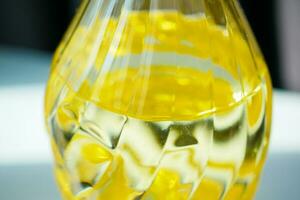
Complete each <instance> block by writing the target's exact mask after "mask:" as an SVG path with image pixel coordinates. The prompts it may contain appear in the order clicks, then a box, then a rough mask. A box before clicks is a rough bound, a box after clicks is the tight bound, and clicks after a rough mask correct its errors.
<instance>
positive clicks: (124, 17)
mask: <svg viewBox="0 0 300 200" xmlns="http://www.w3.org/2000/svg"><path fill="white" fill-rule="evenodd" d="M271 101H272V99H271V82H270V78H269V75H268V71H267V67H266V64H265V62H264V59H263V56H262V54H261V52H260V50H259V48H258V46H257V43H256V41H255V39H254V37H253V34H252V32H251V30H250V28H249V25H248V24H247V21H246V19H245V17H244V14H243V12H242V10H241V8H240V5H239V3H238V1H236V0H89V1H88V0H86V1H82V3H81V6H80V8H79V9H78V11H77V14H76V16H75V18H74V20H73V22H72V24H71V26H70V28H69V29H68V31H67V33H66V35H65V37H64V39H63V40H62V42H61V44H60V45H59V47H58V49H57V51H56V53H55V56H54V58H53V63H52V68H51V74H50V78H49V82H48V86H47V92H46V101H45V118H46V123H47V128H48V131H49V133H50V137H51V144H52V149H53V154H54V157H55V174H56V178H57V182H58V185H59V188H60V190H61V193H62V195H63V198H64V199H65V200H73V199H77V200H136V199H145V200H185V199H193V200H219V199H224V200H250V199H253V198H254V194H255V190H256V187H257V184H258V181H259V177H260V173H261V170H262V167H263V165H264V162H265V159H266V154H267V148H268V143H269V136H270V122H271Z"/></svg>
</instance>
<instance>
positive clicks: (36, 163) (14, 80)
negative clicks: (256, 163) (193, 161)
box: [0, 48, 300, 200]
mask: <svg viewBox="0 0 300 200" xmlns="http://www.w3.org/2000/svg"><path fill="white" fill-rule="evenodd" d="M6 52H7V51H5V52H4V51H3V50H2V52H1V48H0V126H1V131H0V199H4V200H5V199H8V197H9V200H17V199H20V198H21V197H22V199H26V198H28V199H30V200H38V199H40V197H38V195H37V194H36V193H35V194H31V193H33V191H35V190H34V188H39V187H42V186H41V185H39V184H36V185H34V184H33V185H32V188H31V190H30V188H28V187H31V186H30V185H29V186H26V187H25V186H24V184H26V177H27V178H28V179H30V177H29V175H28V173H29V172H30V173H31V172H32V170H33V171H34V173H40V175H41V177H44V179H43V180H44V185H45V184H46V185H47V184H48V185H49V187H48V186H47V187H46V186H45V188H44V190H45V192H49V188H50V191H51V190H52V192H51V194H47V195H46V196H47V198H46V197H45V196H44V195H45V194H43V193H41V191H43V188H40V193H41V194H40V195H42V196H43V199H45V200H46V199H48V198H49V200H50V199H52V200H53V198H54V199H55V198H56V199H57V198H59V197H58V195H57V191H56V189H55V186H54V183H53V179H52V178H51V177H52V175H51V170H50V165H51V164H50V163H51V159H52V158H51V153H50V147H49V139H48V136H47V134H46V131H45V127H44V119H43V96H44V89H45V80H46V79H47V73H48V67H47V66H48V65H49V62H50V56H49V55H47V54H41V53H37V52H29V53H28V51H26V52H27V53H24V51H13V53H11V52H9V53H6ZM20 65H22V66H24V67H23V68H20ZM273 110H274V112H273V123H272V140H271V146H270V156H269V160H268V163H267V166H266V169H265V173H264V177H263V180H262V186H261V189H260V192H259V193H258V197H257V199H259V200H267V199H270V200H271V199H272V200H275V199H276V200H277V199H278V200H279V199H282V198H284V196H285V197H287V196H286V195H289V200H293V199H295V200H296V199H299V196H300V191H299V190H298V186H297V184H296V180H299V179H300V173H299V172H298V170H299V167H300V131H299V128H298V123H299V119H300V94H297V93H292V92H286V91H279V90H275V93H274V109H273ZM282 170H286V171H289V172H283V171H282ZM16 173H19V175H18V176H19V177H15V179H14V181H13V182H11V183H10V184H9V183H7V181H9V180H10V179H11V176H16ZM32 173H33V172H32ZM285 173H287V174H285ZM24 179H25V180H24ZM284 180H285V181H286V182H288V183H284V182H282V181H284ZM5 181H6V182H5ZM22 181H23V182H22ZM28 181H30V180H28ZM275 181H278V182H275ZM16 182H18V183H19V184H21V185H20V186H19V191H20V194H18V192H13V191H14V189H13V188H15V187H16V184H15V183H16ZM22 183H24V184H22ZM17 185H18V184H17ZM24 187H25V188H26V190H25V189H24ZM293 187H294V188H293ZM22 188H23V189H22ZM47 188H48V189H47ZM22 191H23V192H22ZM29 191H32V192H31V193H30V192H29ZM10 192H11V193H10ZM24 192H25V193H24ZM26 192H27V193H28V192H29V193H28V194H27V193H26ZM26 194H27V196H26ZM18 195H19V196H18ZM30 195H32V196H30ZM51 195H52V196H51ZM23 197H24V198H23ZM34 197H35V198H34ZM281 197H282V198H281Z"/></svg>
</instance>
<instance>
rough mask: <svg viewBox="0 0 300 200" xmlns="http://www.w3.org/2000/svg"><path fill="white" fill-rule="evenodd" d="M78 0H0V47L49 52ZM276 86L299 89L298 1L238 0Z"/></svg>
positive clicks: (299, 14) (62, 31)
mask: <svg viewBox="0 0 300 200" xmlns="http://www.w3.org/2000/svg"><path fill="white" fill-rule="evenodd" d="M79 2H80V1H79V0H64V1H61V0H43V1H40V0H27V1H21V0H1V1H0V27H1V31H0V47H1V46H2V47H3V46H5V47H7V46H10V47H12V46H13V47H23V48H31V49H38V50H41V51H45V52H50V53H52V52H53V51H54V49H55V47H56V46H57V44H58V43H59V41H60V39H61V37H62V35H63V33H64V31H65V30H66V28H67V26H68V24H69V22H70V20H71V19H72V16H73V14H74V12H75V10H76V7H77V5H78V4H79ZM240 2H241V4H242V6H243V8H244V10H245V13H246V15H247V17H248V19H249V21H250V24H251V26H252V28H253V30H254V33H255V35H256V37H257V40H258V43H259V44H260V47H261V48H262V51H263V53H264V55H265V58H266V61H267V63H268V66H269V68H270V73H271V76H272V79H273V84H274V86H275V87H277V88H285V89H290V90H298V91H300V79H299V78H298V74H300V67H299V63H300V56H299V55H300V26H299V23H300V12H298V11H299V10H300V1H299V0H264V1H261V0H240Z"/></svg>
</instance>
